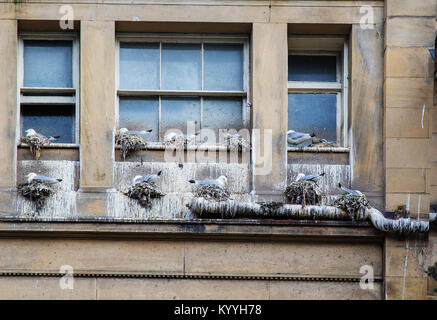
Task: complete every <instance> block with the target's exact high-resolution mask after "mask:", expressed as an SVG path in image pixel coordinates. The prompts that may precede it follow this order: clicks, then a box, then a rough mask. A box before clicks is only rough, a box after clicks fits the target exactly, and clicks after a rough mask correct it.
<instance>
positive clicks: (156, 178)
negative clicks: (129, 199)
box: [132, 171, 162, 184]
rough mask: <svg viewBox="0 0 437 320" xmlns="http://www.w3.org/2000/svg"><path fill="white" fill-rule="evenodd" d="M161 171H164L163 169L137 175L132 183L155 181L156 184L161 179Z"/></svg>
mask: <svg viewBox="0 0 437 320" xmlns="http://www.w3.org/2000/svg"><path fill="white" fill-rule="evenodd" d="M161 173H162V171H159V172H158V173H156V174H148V175H145V176H140V175H138V176H135V177H134V178H133V179H132V184H137V183H140V182H149V183H150V182H151V183H155V184H156V183H157V182H158V181H159V178H160V177H161Z"/></svg>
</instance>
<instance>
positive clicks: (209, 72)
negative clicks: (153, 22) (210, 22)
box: [117, 34, 249, 141]
mask: <svg viewBox="0 0 437 320" xmlns="http://www.w3.org/2000/svg"><path fill="white" fill-rule="evenodd" d="M117 46H118V48H117V54H118V59H117V60H118V61H119V65H118V69H119V70H118V75H119V76H118V90H117V96H118V123H117V126H118V127H119V128H120V127H126V128H128V129H131V130H143V129H152V130H153V131H152V133H151V134H149V135H147V140H149V141H163V137H164V135H165V134H166V133H168V132H169V131H171V130H172V129H178V130H180V131H182V132H184V133H186V132H187V122H191V124H192V125H193V126H194V127H195V130H196V131H198V130H200V129H204V128H209V129H212V130H214V131H215V132H216V135H217V137H218V134H219V129H235V130H237V131H238V130H240V129H242V128H245V127H248V123H249V116H248V115H249V112H248V107H247V99H248V90H247V88H248V69H249V67H248V65H249V61H248V41H247V37H243V36H224V35H223V36H201V35H174V36H162V35H133V34H130V35H119V36H118V38H117Z"/></svg>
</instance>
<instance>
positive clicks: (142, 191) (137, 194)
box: [124, 181, 165, 209]
mask: <svg viewBox="0 0 437 320" xmlns="http://www.w3.org/2000/svg"><path fill="white" fill-rule="evenodd" d="M124 194H125V195H127V196H128V197H129V198H132V199H135V200H138V202H139V204H140V205H141V206H142V207H144V208H147V209H150V208H151V207H152V199H155V198H161V197H163V196H165V193H163V192H162V191H161V190H160V189H159V188H158V186H157V185H156V184H154V183H153V182H146V181H143V182H139V183H136V184H133V185H131V186H130V187H129V188H128V190H127V191H126V192H124Z"/></svg>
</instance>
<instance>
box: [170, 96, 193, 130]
mask: <svg viewBox="0 0 437 320" xmlns="http://www.w3.org/2000/svg"><path fill="white" fill-rule="evenodd" d="M161 112H162V113H161V122H162V135H164V134H165V133H166V132H167V131H169V130H170V131H171V129H178V130H181V131H182V132H183V133H185V134H186V133H187V121H192V122H193V124H192V125H195V130H196V132H198V131H199V130H200V98H191V97H163V98H162V100H161Z"/></svg>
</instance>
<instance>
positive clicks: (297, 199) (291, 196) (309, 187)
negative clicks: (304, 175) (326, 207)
mask: <svg viewBox="0 0 437 320" xmlns="http://www.w3.org/2000/svg"><path fill="white" fill-rule="evenodd" d="M285 197H286V198H287V200H288V203H290V204H301V205H318V204H320V203H321V202H322V197H323V192H322V190H321V189H320V187H319V186H317V184H315V183H314V182H311V181H293V182H292V183H291V184H290V185H289V186H288V187H287V188H286V189H285Z"/></svg>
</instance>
